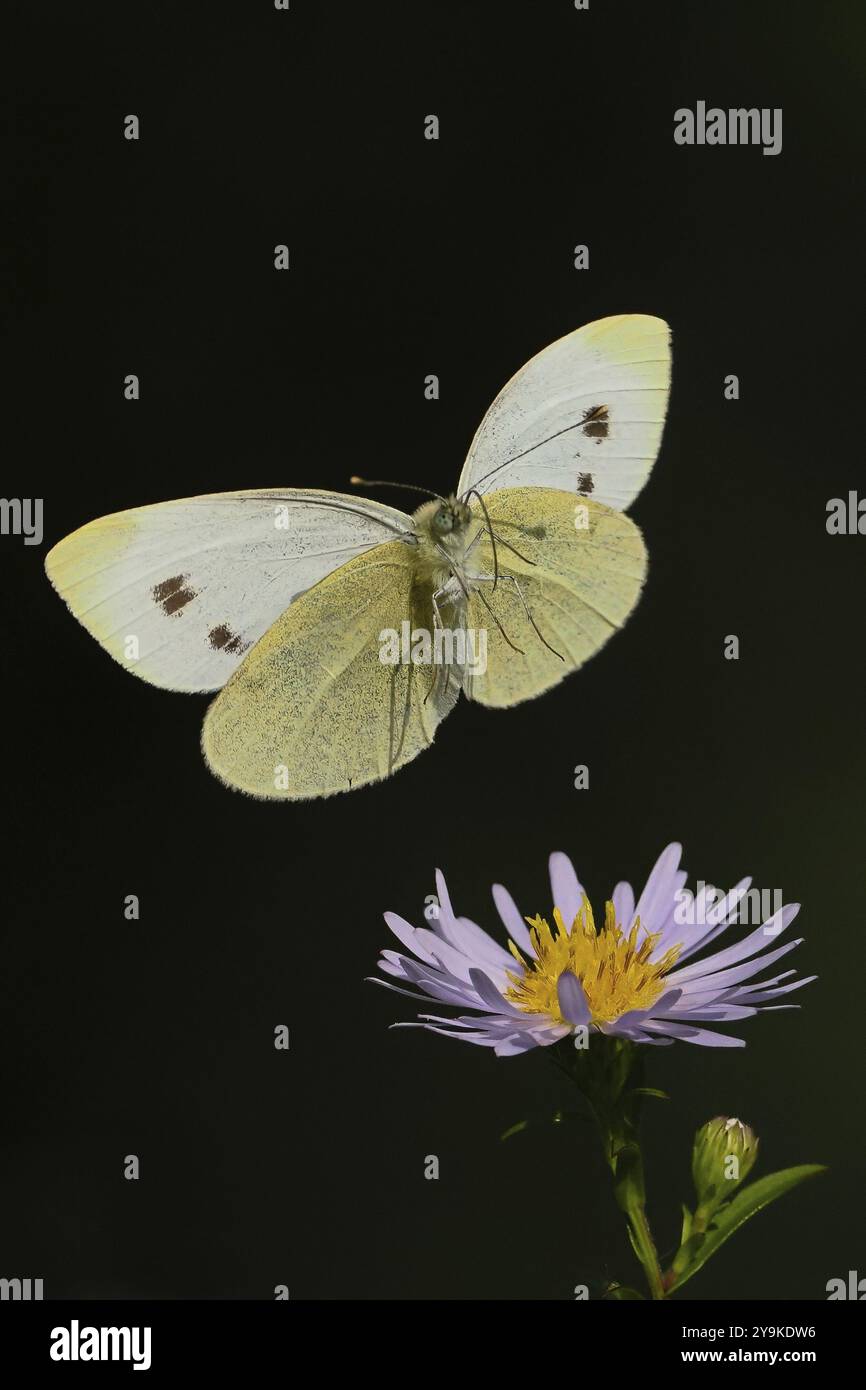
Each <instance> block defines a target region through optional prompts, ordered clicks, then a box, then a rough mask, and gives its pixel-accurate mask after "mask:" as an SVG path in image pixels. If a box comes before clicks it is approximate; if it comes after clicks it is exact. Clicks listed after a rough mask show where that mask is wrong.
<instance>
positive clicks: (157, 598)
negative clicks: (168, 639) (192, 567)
mask: <svg viewBox="0 0 866 1390" xmlns="http://www.w3.org/2000/svg"><path fill="white" fill-rule="evenodd" d="M188 579H189V575H188V574H175V575H174V576H173V577H172V578H171V579H164V580H163V581H162V583H161V584H154V586H153V588H152V589H151V593H152V594H153V599H154V602H155V603H158V604H159V605H160V607H161V608H162V611H163V613H164V614H165V615H166V617H167V618H173V617H174V616H175V614H177V613H180V612H181V610H182V609H183V608H185V607H186V605H187V604H188V603H192V600H193V599H194V598H195V596H196V595H195V589H190V588H189V587H188V586H187V582H186V581H187V580H188Z"/></svg>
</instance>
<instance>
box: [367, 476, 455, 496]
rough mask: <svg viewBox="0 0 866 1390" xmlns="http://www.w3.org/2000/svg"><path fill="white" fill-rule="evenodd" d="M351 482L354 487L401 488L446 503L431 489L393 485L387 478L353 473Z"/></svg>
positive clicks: (408, 484)
mask: <svg viewBox="0 0 866 1390" xmlns="http://www.w3.org/2000/svg"><path fill="white" fill-rule="evenodd" d="M349 482H350V483H351V484H352V487H399V488H402V489H403V490H404V492H420V493H423V495H424V496H425V497H435V498H436V500H437V501H438V502H444V501H445V498H444V497H442V496H441V495H440V494H439V493H438V492H432V491H431V490H430V488H429V487H416V486H415V484H414V483H392V482H391V481H390V480H389V479H387V478H359V477H358V476H357V474H355V473H353V474H352V476H351V478H350V479H349Z"/></svg>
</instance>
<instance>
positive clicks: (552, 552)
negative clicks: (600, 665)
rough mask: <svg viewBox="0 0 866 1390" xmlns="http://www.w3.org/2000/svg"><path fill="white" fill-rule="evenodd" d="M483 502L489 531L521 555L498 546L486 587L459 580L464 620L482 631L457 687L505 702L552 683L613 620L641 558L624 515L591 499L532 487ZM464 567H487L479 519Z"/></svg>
mask: <svg viewBox="0 0 866 1390" xmlns="http://www.w3.org/2000/svg"><path fill="white" fill-rule="evenodd" d="M485 501H486V504H487V510H488V515H489V518H490V525H491V527H492V530H493V534H494V536H497V537H501V538H503V539H504V540H505V541H507V542H508V544H509V545H510V546H513V547H514V549H515V550H517V551H519V552H520V555H521V556H523V557H524V558H523V559H521V558H520V557H519V556H518V555H516V554H515V553H514V551H513V550H510V549H507V548H506V547H505V546H504V545H503V544H499V545H498V546H497V561H498V566H499V580H498V582H497V584H496V588H495V590H494V587H493V584H492V582H481V583H479V582H478V580H477V579H475V580H472V579H471V578H469V584H470V588H471V593H470V599H469V603H468V606H467V615H468V616H467V623H468V625H469V626H470V627H473V628H475V629H476V631H478V630H480V629H484V630H486V632H487V669H486V671H485V672H484V673H483V674H472V673H471V672H470V671H469V670H467V672H466V674H465V677H464V689H465V691H466V694H467V696H468V697H469V699H472V700H477V701H479V702H480V703H481V704H483V705H490V706H493V707H497V708H506V707H508V706H510V705H519V704H520V703H521V702H522V701H523V700H531V699H533V698H534V697H535V696H536V695H541V694H542V693H543V692H544V691H545V690H549V689H550V688H551V686H553V685H557V684H558V683H559V681H561V680H563V679H564V677H565V676H567V675H569V674H570V673H571V672H572V671H576V670H577V669H578V667H579V666H582V665H583V663H584V662H585V661H588V660H589V658H590V657H591V656H592V655H593V654H594V653H595V652H597V651H598V650H599V648H600V647H602V646H604V644H605V642H606V641H607V640H608V638H609V637H612V636H613V634H614V632H616V631H617V630H618V629H619V628H620V627H622V626H623V624H624V623H625V621H626V619H627V618H628V616H629V614H630V613H631V611H632V609H633V608H634V606H635V604H636V603H637V600H638V597H639V596H640V591H641V587H642V585H643V582H644V578H645V576H646V569H647V558H646V550H645V548H644V543H643V538H642V536H641V533H640V531H639V530H638V528H637V526H635V524H634V522H633V521H632V520H631V519H630V518H629V517H627V516H624V515H623V513H622V512H618V511H614V510H613V509H612V508H610V507H605V506H602V505H601V504H600V503H598V502H594V501H591V500H588V499H579V498H575V497H574V496H573V495H570V494H568V493H565V492H554V491H552V490H548V489H546V488H535V487H530V488H508V489H506V490H504V491H502V492H496V493H494V494H493V495H492V496H491V497H490V498H486V499H485ZM473 514H474V515H475V516H476V519H477V520H478V521H479V522H481V521H482V520H483V518H482V516H481V513H480V511H478V512H476V511H475V510H474V509H473ZM466 568H467V575H469V574H471V575H475V576H480V575H487V576H491V575H493V573H494V561H493V549H492V545H491V543H490V538H489V534H488V532H487V529H486V523H485V525H484V528H483V529H481V530H480V534H479V540H478V541H477V543H476V544H475V545H474V547H473V548H472V551H471V553H470V556H469V559H468V561H467V566H466ZM488 605H489V606H488ZM533 623H534V624H535V627H533ZM536 628H537V631H536ZM545 643H547V644H549V645H545ZM514 647H518V648H520V649H521V650H520V651H519V652H518V651H515V650H514ZM550 648H555V651H551V650H550Z"/></svg>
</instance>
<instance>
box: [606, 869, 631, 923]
mask: <svg viewBox="0 0 866 1390" xmlns="http://www.w3.org/2000/svg"><path fill="white" fill-rule="evenodd" d="M610 900H611V902H612V903H613V910H614V912H615V913H616V920H617V922H618V923H619V925H620V926H621V927H622V929H623V931H624V932H626V933H628V932H629V930H630V929H631V925H632V922H633V921H634V890H633V889H632V886H631V884H630V883H626V882H624V881H623V882H622V883H618V884H617V885H616V887H615V888H614V890H613V892H612V893H611V895H610Z"/></svg>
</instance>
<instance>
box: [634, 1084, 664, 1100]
mask: <svg viewBox="0 0 866 1390" xmlns="http://www.w3.org/2000/svg"><path fill="white" fill-rule="evenodd" d="M629 1095H632V1096H655V1098H656V1100H670V1096H669V1095H668V1093H667V1091H657V1090H656V1088H655V1086H635V1088H634V1090H633V1091H630V1092H629Z"/></svg>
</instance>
